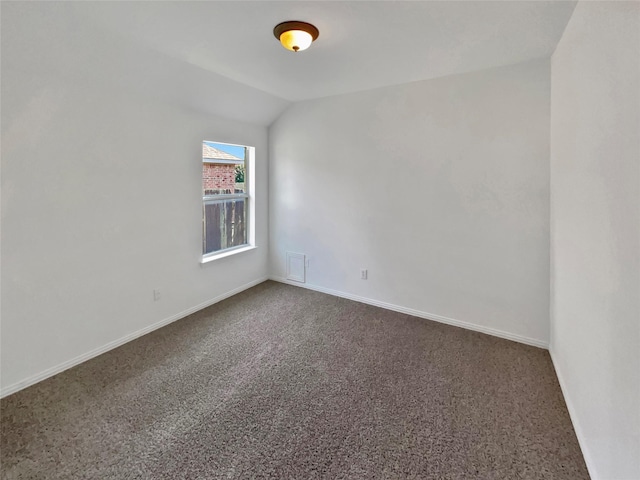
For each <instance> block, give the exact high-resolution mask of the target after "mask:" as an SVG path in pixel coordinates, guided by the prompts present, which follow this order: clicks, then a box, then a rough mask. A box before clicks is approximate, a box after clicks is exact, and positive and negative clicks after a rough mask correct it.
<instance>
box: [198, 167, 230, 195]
mask: <svg viewBox="0 0 640 480" xmlns="http://www.w3.org/2000/svg"><path fill="white" fill-rule="evenodd" d="M235 183H236V166H235V165H219V164H215V163H203V164H202V187H203V189H204V190H205V192H206V191H207V190H216V191H220V190H221V191H224V193H234V190H235ZM217 193H223V192H217Z"/></svg>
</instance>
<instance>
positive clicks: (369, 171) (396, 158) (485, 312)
mask: <svg viewBox="0 0 640 480" xmlns="http://www.w3.org/2000/svg"><path fill="white" fill-rule="evenodd" d="M382 68H383V67H382ZM549 83H550V78H549V62H548V60H536V61H532V62H527V63H524V64H519V65H515V66H509V67H502V68H497V69H491V70H485V71H481V72H477V73H471V74H464V75H456V76H450V77H444V78H440V79H435V80H429V81H423V82H416V83H411V84H405V85H401V86H394V87H387V88H381V89H376V90H371V91H367V92H360V93H355V94H348V95H341V96H335V97H327V98H323V99H318V100H312V101H306V102H301V103H296V104H294V105H293V106H292V107H290V108H289V109H288V110H287V111H285V113H284V114H283V115H282V116H281V117H280V118H279V119H278V120H277V121H276V122H274V124H272V125H271V127H270V128H269V148H270V167H269V179H270V184H269V192H270V232H271V233H270V235H271V242H270V248H271V249H270V252H271V257H270V258H271V267H270V268H271V272H272V275H273V276H274V277H275V278H283V277H285V276H286V274H285V269H286V265H285V258H286V252H287V251H291V252H298V253H304V254H306V255H307V258H308V260H309V268H308V270H307V278H306V281H307V283H309V284H311V285H313V286H314V287H319V288H322V289H324V290H333V291H338V292H342V293H344V294H349V295H351V296H356V297H361V298H367V299H371V300H375V301H377V302H384V303H388V304H393V305H395V306H400V307H405V308H408V309H413V310H417V311H420V312H427V313H430V314H435V315H439V316H442V317H447V318H449V319H454V320H459V321H464V322H469V323H473V324H476V325H479V326H483V327H487V328H491V329H494V330H496V331H502V332H505V333H508V334H511V335H515V336H520V337H521V338H523V339H529V340H533V341H534V343H538V344H543V345H544V344H546V343H547V342H548V335H549V332H548V330H549V311H548V308H549V266H548V260H549V115H550V113H549V99H550V85H549ZM361 268H366V269H368V279H367V280H361V279H360V269H361Z"/></svg>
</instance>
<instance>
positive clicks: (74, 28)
mask: <svg viewBox="0 0 640 480" xmlns="http://www.w3.org/2000/svg"><path fill="white" fill-rule="evenodd" d="M3 3H5V2H3ZM17 3H18V2H17ZM575 3H576V2H573V1H351V2H347V1H340V2H338V1H286V2H282V1H268V0H265V1H250V2H249V1H209V2H206V1H204V2H192V1H173V2H42V3H40V2H24V3H23V4H22V5H15V4H14V5H11V6H8V5H6V4H5V5H3V19H2V20H3V22H2V23H3V25H2V26H3V30H7V32H6V33H3V39H2V40H3V43H4V42H5V41H12V40H13V41H21V42H25V41H28V42H34V44H33V49H32V50H33V54H34V58H33V59H31V61H32V62H36V63H37V62H41V63H43V64H47V62H50V63H51V64H50V65H49V66H50V69H64V68H66V65H71V64H73V63H74V62H76V63H77V59H78V58H81V59H82V64H83V65H85V66H86V67H85V70H86V71H87V72H89V71H90V70H91V71H93V75H94V77H96V78H97V77H100V79H101V81H104V76H105V75H109V72H110V71H113V72H116V71H117V72H118V74H117V75H111V77H112V81H113V82H116V83H118V82H126V81H129V80H131V79H133V78H134V77H136V76H137V77H140V78H142V76H145V78H146V80H145V81H144V83H145V85H146V86H145V88H146V89H150V90H153V89H154V88H157V89H158V92H157V93H158V94H162V95H167V96H169V97H171V96H174V97H176V96H178V97H180V96H182V97H184V96H187V95H191V93H190V92H197V95H198V98H199V100H198V101H199V102H201V103H202V105H206V104H207V102H214V101H215V102H217V104H216V105H217V106H218V107H219V106H220V104H221V103H222V104H224V102H225V101H228V102H229V105H228V106H225V105H223V107H224V108H223V110H224V112H226V111H227V110H228V111H229V114H230V115H231V116H234V109H235V111H236V113H237V111H239V110H242V109H243V108H245V109H246V108H249V110H251V108H250V107H247V105H246V104H247V103H249V102H253V103H258V104H261V105H263V107H264V108H263V110H264V111H259V112H257V113H256V112H253V111H248V112H247V115H244V114H241V115H239V117H240V118H244V117H245V116H249V117H250V116H251V115H253V117H254V118H255V119H257V121H258V123H265V124H268V123H269V122H270V121H272V120H273V118H274V117H275V116H277V115H278V114H279V112H280V111H282V109H283V108H286V105H288V104H289V103H290V102H292V101H299V100H306V99H311V98H318V97H323V96H329V95H336V94H342V93H348V92H354V91H360V90H367V89H372V88H377V87H382V86H388V85H394V84H401V83H406V82H412V81H418V80H425V79H430V78H435V77H441V76H445V75H450V74H456V73H463V72H469V71H474V70H480V69H484V68H490V67H496V66H502V65H508V64H513V63H518V62H523V61H526V60H530V59H534V58H541V57H549V56H550V55H551V54H552V53H553V50H554V49H555V46H556V45H557V43H558V41H559V39H560V37H561V35H562V32H563V31H564V28H565V26H566V24H567V22H568V20H569V18H570V16H571V14H572V12H573V9H574V7H575ZM5 11H6V12H7V13H8V14H10V15H9V20H10V19H11V15H20V16H29V18H30V24H31V25H32V26H33V30H32V31H31V32H28V35H27V33H25V32H24V30H23V29H21V30H20V31H18V29H17V27H16V29H15V31H13V30H12V29H11V23H12V22H10V21H8V20H7V21H5V20H6V18H7V17H6V15H5ZM285 20H303V21H307V22H310V23H313V24H314V25H316V26H317V27H318V28H319V30H320V37H319V38H318V40H317V41H316V42H315V43H314V44H313V45H312V47H311V48H310V49H309V50H307V51H304V52H300V53H293V52H290V51H287V50H285V49H283V48H282V47H281V46H280V45H279V43H278V41H277V40H276V39H275V38H274V36H273V34H272V30H273V27H274V26H275V25H276V24H278V23H280V22H282V21H285ZM38 42H40V44H38ZM45 44H46V49H47V50H49V51H47V52H46V53H41V54H39V53H38V50H42V49H43V47H42V45H45ZM3 53H4V52H3ZM74 59H75V60H74ZM11 60H12V59H11V58H9V60H8V62H11ZM16 60H17V59H16ZM3 63H4V61H3ZM30 68H31V67H30ZM33 68H35V67H33ZM69 68H72V67H69ZM151 78H155V79H162V81H161V82H160V81H150V79H151ZM138 81H139V82H142V80H138ZM181 90H183V91H181ZM216 90H218V91H221V90H224V91H225V92H227V94H226V95H225V96H224V98H223V97H221V96H215V95H214V93H212V92H215V91H216ZM194 96H195V94H194ZM238 99H244V103H245V105H244V106H237V100H238ZM194 101H195V100H194ZM234 105H236V106H235V107H234ZM225 109H226V110H225ZM235 116H238V115H235Z"/></svg>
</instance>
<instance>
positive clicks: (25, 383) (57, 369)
mask: <svg viewBox="0 0 640 480" xmlns="http://www.w3.org/2000/svg"><path fill="white" fill-rule="evenodd" d="M266 280H268V278H267V277H262V278H259V279H258V280H254V281H252V282H249V283H247V284H245V285H242V286H240V287H238V288H234V289H233V290H230V291H228V292H226V293H223V294H222V295H218V296H217V297H215V298H212V299H210V300H207V301H206V302H203V303H201V304H199V305H196V306H195V307H191V308H188V309H187V310H184V311H182V312H180V313H176V314H175V315H172V316H170V317H168V318H165V319H164V320H160V321H159V322H156V323H154V324H152V325H149V326H148V327H145V328H143V329H141V330H138V331H136V332H133V333H130V334H128V335H125V336H124V337H121V338H119V339H117V340H114V341H113V342H109V343H107V344H106V345H103V346H102V347H98V348H95V349H93V350H91V351H89V352H87V353H84V354H82V355H79V356H77V357H75V358H72V359H71V360H67V361H66V362H62V363H60V364H58V365H56V366H54V367H51V368H48V369H46V370H44V371H43V372H40V373H38V374H36V375H33V376H31V377H28V378H25V379H24V380H21V381H19V382H16V383H14V384H13V385H9V386H7V387H5V388H3V389H2V390H0V398H3V397H6V396H7V395H11V394H12V393H15V392H17V391H19V390H22V389H24V388H27V387H29V386H31V385H34V384H36V383H38V382H41V381H42V380H44V379H46V378H49V377H53V376H54V375H57V374H58V373H61V372H64V371H65V370H68V369H69V368H71V367H75V366H76V365H79V364H81V363H83V362H86V361H87V360H90V359H92V358H94V357H97V356H98V355H102V354H103V353H105V352H108V351H109V350H113V349H114V348H117V347H119V346H120V345H124V344H125V343H127V342H130V341H131V340H135V339H136V338H138V337H141V336H143V335H146V334H147V333H151V332H153V331H154V330H157V329H159V328H162V327H164V326H165V325H169V324H170V323H173V322H175V321H176V320H180V319H182V318H184V317H186V316H188V315H191V314H192V313H195V312H197V311H199V310H202V309H203V308H206V307H209V306H211V305H213V304H214V303H218V302H220V301H222V300H224V299H225V298H229V297H231V296H233V295H236V294H237V293H240V292H242V291H244V290H247V289H248V288H251V287H254V286H256V285H258V284H260V283H262V282H264V281H266Z"/></svg>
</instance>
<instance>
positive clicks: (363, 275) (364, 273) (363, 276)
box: [360, 268, 369, 280]
mask: <svg viewBox="0 0 640 480" xmlns="http://www.w3.org/2000/svg"><path fill="white" fill-rule="evenodd" d="M368 275H369V272H368V270H367V269H366V268H363V269H361V270H360V278H361V279H362V280H366V279H367V276H368Z"/></svg>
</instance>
